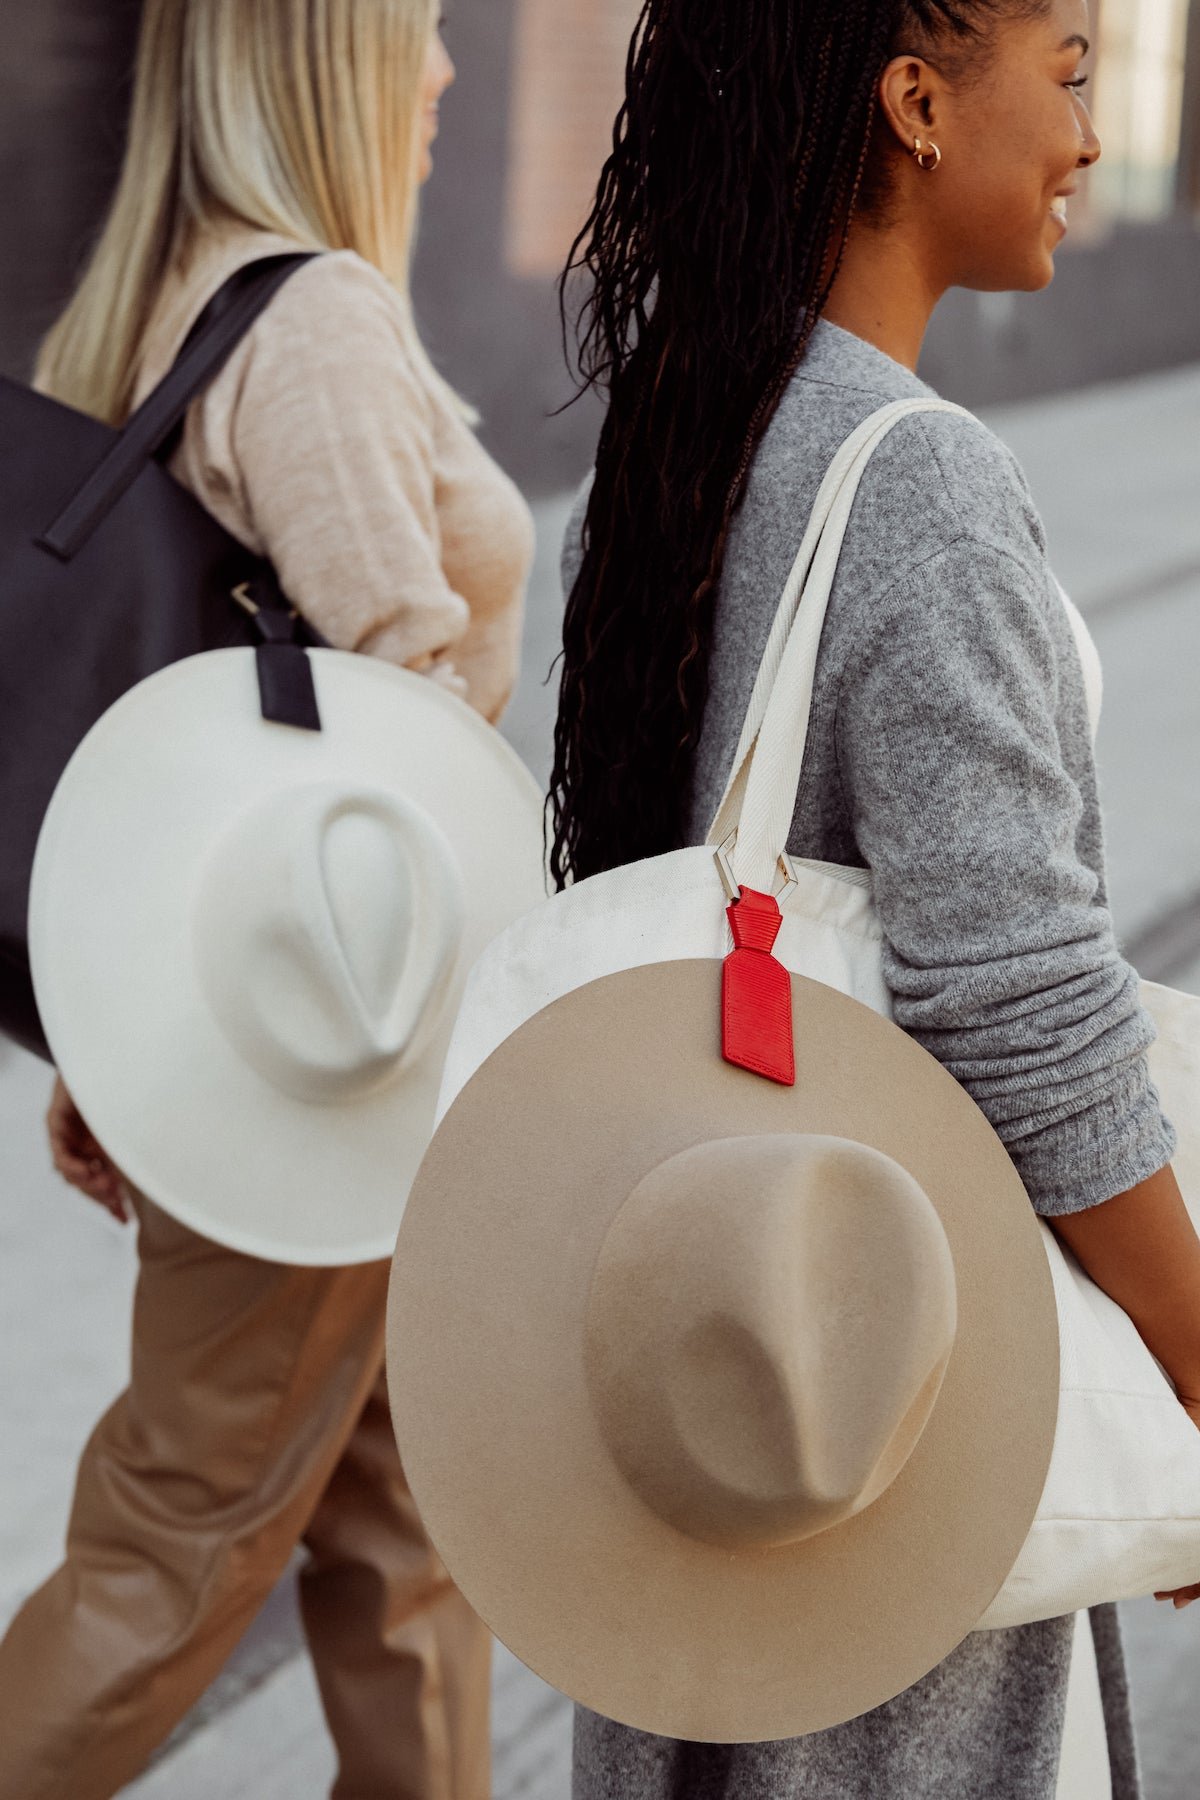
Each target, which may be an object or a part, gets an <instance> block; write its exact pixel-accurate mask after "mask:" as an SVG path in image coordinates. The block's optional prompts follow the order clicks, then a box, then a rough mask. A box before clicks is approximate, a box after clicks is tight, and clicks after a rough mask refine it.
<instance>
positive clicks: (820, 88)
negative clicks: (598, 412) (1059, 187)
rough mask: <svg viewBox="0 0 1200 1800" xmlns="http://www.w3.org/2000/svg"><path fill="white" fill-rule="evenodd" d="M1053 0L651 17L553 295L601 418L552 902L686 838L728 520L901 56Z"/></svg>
mask: <svg viewBox="0 0 1200 1800" xmlns="http://www.w3.org/2000/svg"><path fill="white" fill-rule="evenodd" d="M1044 4H1045V0H646V3H645V5H644V7H643V9H642V13H641V17H640V19H639V21H638V25H637V29H636V31H635V33H634V37H633V41H632V43H631V46H630V51H629V58H628V63H627V67H626V93H625V103H624V105H623V107H622V109H621V111H620V113H619V115H618V117H617V122H616V127H615V129H614V134H613V151H612V154H611V156H610V157H609V159H608V161H607V162H606V164H605V166H604V170H603V173H602V175H601V177H600V183H599V189H598V192H597V196H596V201H595V205H594V207H593V209H592V212H591V215H590V217H589V219H588V222H587V224H586V225H585V226H584V229H583V231H582V232H581V233H580V236H579V238H578V240H577V241H576V244H575V246H574V248H573V250H572V253H571V258H570V261H569V264H568V268H567V271H566V273H565V274H564V277H563V284H562V288H561V298H562V301H563V308H564V312H563V318H564V328H565V327H566V324H567V305H568V299H569V294H570V292H571V288H570V282H571V279H572V276H573V271H576V270H583V271H586V276H587V277H588V278H589V279H588V292H587V296H586V299H585V301H584V303H583V306H582V308H581V310H580V314H579V320H578V325H579V367H580V373H581V378H582V386H583V387H584V388H587V387H595V388H601V389H604V390H606V391H607V395H608V402H609V404H608V413H607V417H606V420H605V423H604V427H603V430H602V432H601V436H600V443H599V449H598V453H597V461H596V474H595V481H594V485H593V487H592V491H591V496H590V500H589V503H588V508H587V516H586V521H585V525H584V541H583V548H584V556H583V564H582V567H581V569H580V573H579V576H578V579H577V581H576V582H575V585H574V588H573V590H572V593H571V595H570V599H569V601H568V604H567V612H566V620H565V627H564V657H563V671H562V686H561V694H560V702H559V713H558V723H557V727H556V731H555V760H554V772H553V776H552V778H551V793H550V799H551V816H552V821H553V833H554V836H553V846H552V851H551V866H552V869H553V872H554V875H555V879H556V881H557V883H558V885H559V886H560V887H562V886H563V885H565V883H566V882H567V880H568V879H579V878H582V877H584V876H587V875H591V874H594V873H596V872H597V871H598V870H601V869H606V868H612V867H615V866H616V865H617V864H620V863H624V862H629V861H632V860H634V859H635V858H638V857H644V856H653V855H656V854H658V853H659V852H661V851H665V850H671V849H674V848H676V847H677V846H678V845H679V844H680V843H681V841H682V832H683V813H684V807H685V803H686V796H687V788H688V782H689V778H690V770H691V759H692V755H693V752H694V750H695V745H696V741H697V738H698V735H699V727H700V720H701V714H702V711H703V706H704V700H705V696H706V692H707V684H708V659H709V650H710V642H711V633H712V617H713V599H714V594H715V589H716V585H717V582H718V579H719V577H720V573H721V565H722V560H723V557H724V553H725V546H726V541H727V538H728V533H729V526H730V522H731V519H732V517H733V514H734V511H735V508H736V506H737V503H738V501H739V499H740V498H741V494H742V491H743V487H744V483H745V478H746V473H747V470H748V468H749V466H750V462H751V458H752V457H753V455H754V451H755V449H756V447H757V445H758V442H759V440H760V438H761V436H762V434H763V432H764V430H765V429H766V427H767V424H768V423H769V421H770V419H771V416H772V414H773V413H774V411H775V408H776V406H777V404H778V402H779V399H780V397H781V395H782V393H783V391H784V389H785V388H786V386H787V384H788V382H789V381H790V379H791V377H792V375H793V374H794V373H795V370H796V368H797V366H798V364H799V362H800V359H801V357H802V356H803V354H804V348H805V345H806V343H807V342H808V338H809V335H810V333H811V331H812V328H813V325H814V324H815V322H816V320H817V319H818V317H819V316H820V314H821V311H822V308H823V307H824V305H825V303H826V301H827V299H828V296H829V293H830V289H831V287H832V284H833V281H834V278H835V276H836V274H837V271H838V267H839V264H840V260H841V255H842V249H843V246H844V243H845V238H846V232H847V229H848V227H849V223H850V218H851V215H852V213H853V211H854V208H855V204H856V201H857V199H858V197H859V194H860V191H861V189H862V185H863V178H864V172H865V171H866V169H867V162H868V155H869V151H870V147H871V142H872V131H873V125H874V119H875V110H876V98H877V92H878V85H879V77H880V75H881V74H882V72H883V69H884V67H885V66H886V63H887V61H888V58H889V56H891V55H892V54H894V53H895V52H896V51H897V50H900V49H904V50H908V49H914V50H915V49H918V48H927V47H930V46H934V45H937V46H939V47H943V48H945V49H946V50H957V51H958V52H959V53H962V54H967V53H970V52H972V50H973V47H974V46H977V45H981V44H983V42H984V36H985V34H984V26H985V25H986V22H987V17H988V15H990V14H993V13H996V12H1000V11H1012V10H1023V11H1027V12H1029V11H1038V10H1042V9H1043V8H1044ZM906 34H908V35H907V37H906ZM871 185H872V189H873V191H875V190H878V187H879V183H878V182H877V181H875V180H874V179H873V181H872V184H871Z"/></svg>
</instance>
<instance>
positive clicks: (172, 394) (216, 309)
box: [37, 251, 318, 561]
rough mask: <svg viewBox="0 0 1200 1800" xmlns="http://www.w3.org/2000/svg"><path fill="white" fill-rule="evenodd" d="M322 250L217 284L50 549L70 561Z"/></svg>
mask: <svg viewBox="0 0 1200 1800" xmlns="http://www.w3.org/2000/svg"><path fill="white" fill-rule="evenodd" d="M316 254H318V252H316V251H296V252H287V253H285V254H283V255H281V256H264V257H260V258H259V259H258V261H256V262H252V263H247V264H245V265H244V266H243V267H242V268H240V269H238V270H236V271H235V272H234V274H232V275H231V276H230V277H229V280H228V281H226V282H225V283H224V284H223V285H222V286H221V287H220V288H218V290H217V292H216V293H215V294H214V295H213V297H212V299H211V300H210V301H209V302H208V304H207V306H205V308H204V310H203V311H202V312H201V314H200V316H199V318H198V319H197V320H196V322H195V324H194V325H193V326H192V328H191V330H190V331H189V332H188V335H187V337H186V339H185V340H184V344H183V348H182V349H181V350H180V352H179V355H178V356H177V357H176V359H175V362H174V364H173V366H172V367H171V369H170V370H169V371H168V373H167V374H166V375H165V376H164V377H163V379H162V380H161V381H160V382H159V384H158V386H157V387H156V388H155V389H154V390H153V391H152V392H151V393H149V394H148V395H147V396H146V398H145V400H143V402H142V404H141V405H140V406H139V407H138V409H137V411H136V412H135V413H133V414H132V416H131V417H130V418H129V420H128V422H127V423H126V425H125V426H124V428H123V429H122V430H121V431H120V432H118V433H117V434H116V437H115V438H114V441H113V443H112V445H111V447H110V448H109V449H108V450H107V451H106V452H105V454H104V456H103V457H102V458H101V460H100V462H99V463H97V465H96V467H95V468H94V469H93V470H92V471H91V473H90V474H89V475H88V477H87V479H86V480H85V481H84V482H83V484H82V486H80V487H79V488H77V489H76V491H75V493H74V494H73V495H72V496H71V498H70V499H69V500H68V501H67V503H66V505H65V506H64V507H63V508H62V509H61V511H60V512H59V514H58V516H57V517H56V518H55V519H54V520H52V522H51V523H50V524H49V525H48V526H47V528H46V530H45V531H44V532H43V533H42V535H41V536H40V537H39V538H38V540H37V541H38V543H39V545H40V546H41V547H42V548H43V549H45V550H49V551H51V552H52V553H53V554H54V555H55V556H58V557H61V558H62V559H63V561H67V560H69V559H70V558H71V557H72V556H74V555H75V553H76V551H77V550H79V549H80V547H81V546H82V545H83V544H85V543H86V542H87V540H88V538H89V537H90V536H91V534H92V532H93V531H94V530H95V529H96V527H97V525H99V523H100V521H101V520H102V519H103V518H105V517H106V516H107V514H108V513H109V512H110V511H111V510H112V508H113V507H114V506H115V505H116V503H117V501H118V500H119V499H120V498H121V496H122V494H124V493H125V491H126V489H127V488H129V487H130V486H131V485H132V483H133V482H134V481H135V480H136V479H137V477H138V475H139V474H140V473H141V471H142V469H143V468H144V467H145V465H146V463H147V462H149V460H150V458H151V457H152V456H154V455H155V454H156V453H157V452H158V451H159V450H160V449H161V448H162V447H163V445H164V444H166V443H167V442H168V440H169V439H170V437H171V435H172V433H173V432H174V431H175V430H176V428H177V427H178V426H179V425H180V423H181V422H182V420H183V416H184V414H185V413H186V411H187V409H188V407H189V406H190V405H191V403H192V401H193V400H194V399H195V398H196V396H197V395H198V394H201V393H203V391H204V389H205V388H206V387H207V386H208V384H209V382H210V381H212V380H213V378H214V377H215V376H216V375H217V373H218V372H219V370H220V369H221V367H222V365H223V364H224V363H225V362H226V360H227V359H228V358H229V356H230V355H232V353H233V351H234V349H235V348H236V347H237V345H238V343H239V342H240V341H241V339H242V338H243V337H244V336H245V335H246V333H247V331H249V329H250V327H251V325H253V323H254V321H255V319H257V318H258V316H259V314H260V313H261V312H263V311H264V310H265V308H266V307H267V306H268V305H269V303H270V301H271V300H272V299H273V298H274V296H275V294H277V293H278V291H279V289H280V288H281V287H282V286H283V284H284V282H285V281H286V280H287V279H288V277H289V276H290V275H293V274H294V273H295V272H296V270H297V269H299V268H301V267H302V266H303V265H304V264H305V263H307V262H311V261H312V259H313V257H314V255H316Z"/></svg>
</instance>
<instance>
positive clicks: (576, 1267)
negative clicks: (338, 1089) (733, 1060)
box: [388, 960, 1059, 1742]
mask: <svg viewBox="0 0 1200 1800" xmlns="http://www.w3.org/2000/svg"><path fill="white" fill-rule="evenodd" d="M720 979H721V974H720V965H719V963H716V962H714V961H707V960H706V961H702V962H696V961H691V962H676V963H660V964H656V965H653V966H651V967H648V968H640V969H632V970H627V971H624V972H622V973H620V974H617V975H610V976H606V977H605V978H604V979H602V980H600V981H596V982H593V983H591V984H590V985H588V986H586V987H583V988H580V989H577V990H576V991H575V992H573V993H570V994H568V995H566V996H565V997H564V998H562V999H560V1000H557V1001H556V1002H554V1003H553V1004H552V1005H550V1006H548V1007H546V1008H545V1009H544V1010H543V1011H542V1012H540V1013H538V1014H537V1015H536V1016H535V1017H534V1018H532V1019H530V1020H529V1021H528V1023H526V1024H525V1025H523V1026H522V1027H521V1028H520V1029H519V1030H518V1031H516V1032H514V1033H513V1035H512V1036H511V1037H509V1038H508V1039H507V1040H506V1042H505V1043H503V1044H502V1045H501V1047H500V1048H499V1049H498V1050H497V1051H495V1053H494V1054H493V1055H492V1056H491V1057H490V1058H489V1059H488V1061H487V1062H486V1063H485V1064H484V1065H483V1066H482V1068H481V1069H480V1070H479V1071H478V1073H477V1074H476V1075H475V1076H474V1077H473V1079H472V1080H471V1081H470V1082H469V1083H468V1085H467V1086H466V1088H465V1089H464V1090H463V1092H462V1093H461V1094H460V1096H459V1097H458V1099H457V1100H456V1101H455V1103H454V1105H453V1106H452V1107H451V1109H450V1111H449V1112H448V1114H447V1115H446V1117H445V1119H444V1120H443V1122H442V1125H441V1127H440V1129H439V1130H438V1132H437V1135H436V1136H435V1138H434V1141H433V1144H432V1146H431V1148H430V1150H429V1153H428V1155H427V1157H426V1159H425V1162H424V1164H423V1166H422V1169H421V1171H420V1173H419V1175H418V1177H417V1181H416V1184H415V1186H414V1188H413V1192H412V1196H411V1198H410V1202H409V1206H408V1210H407V1212H406V1215H405V1219H404V1223H403V1226H402V1228H401V1232H400V1237H399V1242H398V1245H397V1251H396V1259H395V1263H394V1267H393V1275H392V1288H391V1299H390V1304H389V1321H388V1360H389V1368H390V1370H391V1376H392V1379H391V1381H390V1383H389V1386H390V1391H391V1394H392V1407H393V1413H394V1417H395V1423H396V1431H397V1436H398V1439H399V1442H400V1444H401V1447H402V1450H403V1454H404V1461H405V1468H406V1471H407V1473H408V1476H409V1479H410V1481H411V1483H412V1486H413V1490H414V1493H415V1495H416V1498H417V1501H418V1504H419V1506H420V1508H421V1511H422V1515H423V1517H424V1518H425V1520H426V1523H427V1525H428V1527H429V1529H430V1531H431V1533H432V1536H433V1538H434V1541H435V1543H436V1544H437V1547H438V1549H439V1551H440V1553H441V1554H442V1556H443V1557H444V1559H445V1561H446V1563H447V1566H448V1567H449V1569H450V1572H451V1574H452V1575H453V1577H454V1579H455V1580H456V1581H457V1582H458V1584H459V1586H460V1587H461V1588H462V1590H463V1591H464V1593H465V1594H466V1596H467V1598H468V1599H469V1600H470V1601H471V1603H472V1604H473V1605H474V1606H475V1607H476V1608H477V1609H478V1611H479V1612H480V1613H481V1614H482V1616H483V1618H484V1619H485V1620H486V1621H487V1623H488V1624H489V1625H490V1626H491V1628H492V1629H493V1631H494V1632H495V1633H496V1634H497V1636H498V1637H499V1638H500V1639H501V1640H502V1641H503V1642H504V1643H505V1644H507V1645H508V1646H509V1648H510V1649H511V1650H513V1651H514V1652H515V1653H516V1655H518V1656H519V1657H520V1658H521V1659H522V1660H523V1661H524V1662H526V1663H527V1664H528V1665H529V1666H530V1667H531V1668H533V1669H534V1670H536V1671H537V1673H538V1674H539V1675H541V1676H543V1677H544V1678H545V1679H546V1680H547V1681H549V1682H551V1683H552V1684H553V1685H554V1686H556V1687H558V1688H561V1689H562V1690H563V1691H564V1692H565V1693H567V1694H569V1695H570V1696H571V1697H572V1698H573V1699H576V1700H578V1701H581V1702H582V1703H583V1704H584V1705H586V1706H589V1707H591V1708H593V1709H594V1710H596V1711H598V1712H601V1713H605V1714H607V1715H608V1716H609V1717H612V1718H615V1719H618V1720H620V1721H622V1722H623V1723H625V1724H628V1725H632V1726H636V1727H639V1728H640V1729H642V1730H645V1731H651V1732H661V1733H663V1734H665V1735H668V1736H671V1737H680V1738H693V1739H701V1740H708V1741H713V1742H749V1741H758V1740H763V1739H771V1738H783V1737H792V1736H797V1735H799V1734H802V1733H804V1732H809V1731H816V1730H820V1729H822V1728H824V1727H826V1726H830V1725H833V1724H837V1723H840V1722H841V1721H843V1720H845V1719H847V1718H851V1717H853V1716H855V1715H857V1714H859V1713H862V1712H865V1711H868V1710H869V1709H870V1708H872V1707H874V1706H877V1705H880V1704H881V1703H882V1702H883V1701H885V1700H887V1699H890V1698H891V1697H892V1696H893V1695H895V1694H897V1693H899V1692H900V1691H901V1690H902V1689H903V1688H906V1687H908V1686H910V1685H911V1684H912V1683H913V1682H914V1681H916V1680H919V1679H920V1677H921V1676H923V1675H925V1674H926V1673H927V1672H928V1671H929V1670H930V1669H931V1668H933V1667H934V1665H935V1664H936V1663H938V1662H940V1661H941V1659H942V1658H943V1657H944V1656H946V1655H947V1654H948V1652H949V1651H950V1650H951V1649H953V1648H954V1646H955V1645H956V1644H957V1643H959V1641H960V1640H961V1639H962V1638H963V1637H964V1636H965V1635H966V1634H967V1633H968V1632H969V1631H970V1630H971V1628H972V1627H973V1626H974V1624H975V1623H976V1621H977V1620H978V1619H979V1618H980V1616H981V1615H982V1614H983V1612H984V1610H985V1609H986V1607H987V1606H988V1604H989V1602H990V1601H991V1599H992V1598H993V1596H994V1595H995V1594H996V1592H997V1591H998V1590H999V1588H1000V1587H1001V1585H1002V1584H1003V1582H1004V1579H1005V1577H1006V1575H1007V1574H1008V1571H1009V1569H1010V1567H1011V1566H1012V1564H1013V1562H1014V1560H1015V1558H1016V1556H1017V1553H1018V1551H1019V1550H1020V1548H1021V1545H1022V1543H1023V1541H1024V1539H1025V1536H1026V1534H1027V1532H1028V1529H1029V1526H1030V1524H1031V1522H1032V1520H1033V1516H1034V1513H1035V1510H1036V1507H1037V1503H1038V1500H1039V1497H1040V1495H1041V1492H1042V1487H1043V1483H1044V1480H1045V1476H1046V1471H1047V1467H1048V1464H1049V1458H1050V1451H1051V1447H1052V1444H1053V1439H1054V1428H1055V1419H1056V1413H1057V1404H1058V1385H1059V1363H1058V1341H1057V1322H1056V1316H1055V1306H1054V1297H1053V1290H1052V1286H1051V1280H1050V1274H1049V1270H1048V1267H1047V1262H1046V1256H1045V1252H1044V1250H1043V1248H1042V1245H1041V1240H1040V1235H1039V1231H1038V1227H1037V1223H1036V1220H1035V1217H1034V1214H1033V1211H1032V1209H1031V1207H1030V1204H1029V1200H1028V1198H1027V1196H1026V1194H1025V1191H1024V1189H1023V1187H1022V1185H1021V1182H1020V1180H1019V1178H1018V1176H1017V1174H1016V1172H1015V1170H1014V1168H1013V1166H1012V1164H1011V1162H1010V1161H1009V1158H1008V1156H1007V1155H1006V1153H1005V1151H1004V1149H1003V1147H1002V1145H1001V1144H1000V1141H999V1139H998V1138H997V1137H996V1136H995V1134H994V1132H993V1131H992V1129H991V1127H990V1126H989V1125H988V1123H987V1121H986V1120H985V1119H984V1117H983V1115H982V1113H981V1112H979V1110H978V1108H977V1107H976V1106H975V1105H974V1104H973V1102H972V1101H971V1100H970V1098H969V1097H968V1096H967V1095H966V1094H965V1092H964V1091H963V1090H962V1089H961V1088H960V1087H959V1086H958V1084H957V1083H956V1082H955V1081H954V1080H953V1079H952V1078H951V1076H950V1075H948V1074H947V1073H946V1071H945V1070H944V1069H942V1068H941V1067H940V1066H939V1064H938V1063H937V1062H935V1061H934V1059H933V1058H932V1057H930V1056H929V1055H927V1054H926V1052H925V1051H923V1050H922V1049H921V1048H920V1047H919V1046H918V1045H917V1044H915V1043H914V1042H913V1041H912V1040H911V1039H910V1038H908V1037H906V1036H905V1034H904V1033H903V1032H901V1031H900V1030H899V1029H898V1028H897V1027H896V1026H895V1025H893V1024H891V1023H890V1022H889V1021H887V1020H886V1019H883V1018H881V1017H880V1016H878V1015H877V1014H876V1013H874V1012H872V1011H871V1010H869V1009H868V1008H867V1007H865V1006H862V1005H860V1004H858V1003H857V1002H856V1001H853V1000H851V999H848V998H847V997H846V996H845V995H843V994H840V993H837V992H835V991H834V990H833V989H831V988H828V987H824V986H822V985H821V984H819V983H817V982H813V981H808V980H806V979H804V978H803V977H800V976H797V975H793V976H792V977H791V981H792V989H793V1003H794V1012H795V1018H796V1022H797V1033H796V1037H797V1050H798V1055H797V1069H796V1085H795V1086H794V1087H790V1088H789V1087H784V1086H780V1085H778V1084H776V1083H774V1082H768V1081H764V1080H761V1079H759V1078H758V1077H756V1076H754V1075H752V1074H748V1073H747V1072H746V1071H744V1070H742V1069H738V1068H734V1067H732V1066H731V1065H730V1064H729V1063H727V1062H724V1061H723V1060H722V1057H721V1047H720V1043H719V1038H718V1032H719V1006H718V1004H717V993H718V989H719V983H720Z"/></svg>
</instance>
